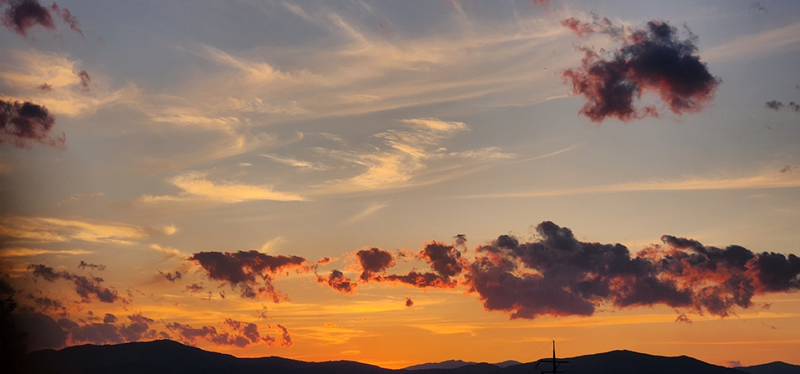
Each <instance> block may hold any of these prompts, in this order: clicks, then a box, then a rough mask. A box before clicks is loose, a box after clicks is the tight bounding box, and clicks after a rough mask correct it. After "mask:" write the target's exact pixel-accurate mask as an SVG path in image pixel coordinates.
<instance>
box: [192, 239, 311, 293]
mask: <svg viewBox="0 0 800 374" xmlns="http://www.w3.org/2000/svg"><path fill="white" fill-rule="evenodd" d="M189 260H190V261H193V262H195V263H197V264H198V265H200V266H201V267H202V268H203V269H204V270H205V271H206V272H207V274H208V277H209V278H211V279H213V280H216V281H220V282H227V283H229V284H230V285H231V288H234V289H235V288H236V287H238V288H239V289H240V291H241V295H242V297H244V298H248V299H255V298H258V297H259V296H265V297H267V298H270V299H272V300H273V301H274V302H276V303H277V302H280V300H288V298H287V297H286V295H284V294H282V293H281V292H280V291H278V290H276V289H275V286H274V285H273V284H272V282H273V280H274V279H275V277H276V276H278V275H280V274H281V273H282V272H283V271H286V270H288V269H296V270H297V271H310V270H311V269H312V268H311V267H310V266H308V265H306V263H307V261H306V259H304V258H302V257H299V256H284V255H277V256H271V255H267V254H264V253H261V252H258V251H239V252H199V253H195V254H194V255H192V256H191V257H189ZM259 279H260V280H259Z"/></svg>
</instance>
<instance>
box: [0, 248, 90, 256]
mask: <svg viewBox="0 0 800 374" xmlns="http://www.w3.org/2000/svg"><path fill="white" fill-rule="evenodd" d="M91 253H92V252H89V251H86V250H83V249H68V250H60V251H59V250H50V249H35V248H6V249H0V257H33V256H40V255H67V256H81V255H88V254H91Z"/></svg>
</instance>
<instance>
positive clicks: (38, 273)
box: [28, 264, 124, 303]
mask: <svg viewBox="0 0 800 374" xmlns="http://www.w3.org/2000/svg"><path fill="white" fill-rule="evenodd" d="M28 270H33V276H34V277H39V278H42V279H44V280H46V281H48V282H55V281H56V280H58V279H63V280H68V281H72V282H73V283H74V284H75V292H76V293H77V294H78V295H80V297H81V299H83V301H84V302H89V301H90V300H91V299H92V298H93V297H94V298H96V299H97V300H100V301H102V302H104V303H113V302H115V301H117V300H120V297H119V294H117V291H115V290H112V289H109V288H105V287H103V286H102V285H101V284H102V283H103V278H98V277H93V278H92V277H84V276H82V275H77V274H71V273H68V272H66V271H60V272H56V271H55V270H54V269H53V268H51V267H49V266H45V265H41V264H39V265H29V266H28ZM123 301H124V299H123Z"/></svg>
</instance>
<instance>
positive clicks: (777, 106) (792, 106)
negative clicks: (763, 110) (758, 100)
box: [764, 100, 800, 113]
mask: <svg viewBox="0 0 800 374" xmlns="http://www.w3.org/2000/svg"><path fill="white" fill-rule="evenodd" d="M764 106H765V107H767V108H768V109H772V110H774V111H776V112H779V111H780V110H781V109H783V108H784V106H787V107H788V108H789V110H792V111H795V112H798V113H800V104H797V103H795V102H794V101H792V102H789V105H783V103H782V102H780V101H778V100H771V101H767V102H766V103H765V104H764Z"/></svg>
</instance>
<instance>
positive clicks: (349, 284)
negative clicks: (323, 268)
mask: <svg viewBox="0 0 800 374" xmlns="http://www.w3.org/2000/svg"><path fill="white" fill-rule="evenodd" d="M317 283H319V284H327V285H328V286H330V288H333V289H334V290H336V291H338V292H341V293H343V294H346V295H354V294H355V293H356V287H358V285H357V284H356V283H355V282H353V281H352V280H350V278H348V277H345V276H344V273H342V272H341V271H339V270H333V271H331V273H330V275H328V277H327V278H325V277H322V276H320V275H317Z"/></svg>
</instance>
